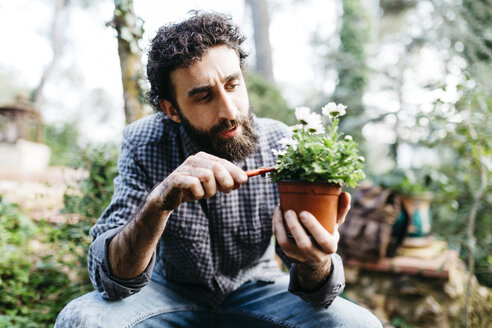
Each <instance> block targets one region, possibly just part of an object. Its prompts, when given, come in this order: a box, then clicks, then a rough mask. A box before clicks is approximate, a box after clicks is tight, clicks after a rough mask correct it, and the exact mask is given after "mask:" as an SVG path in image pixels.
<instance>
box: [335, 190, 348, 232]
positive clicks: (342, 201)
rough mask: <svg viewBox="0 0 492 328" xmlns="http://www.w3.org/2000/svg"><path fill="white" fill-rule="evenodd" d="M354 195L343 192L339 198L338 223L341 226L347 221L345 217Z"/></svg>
mask: <svg viewBox="0 0 492 328" xmlns="http://www.w3.org/2000/svg"><path fill="white" fill-rule="evenodd" d="M351 200H352V196H350V194H349V193H348V192H345V191H344V192H342V194H341V195H340V197H339V198H338V214H337V225H338V226H341V225H342V224H343V222H345V217H346V216H347V213H348V212H349V210H350V202H351Z"/></svg>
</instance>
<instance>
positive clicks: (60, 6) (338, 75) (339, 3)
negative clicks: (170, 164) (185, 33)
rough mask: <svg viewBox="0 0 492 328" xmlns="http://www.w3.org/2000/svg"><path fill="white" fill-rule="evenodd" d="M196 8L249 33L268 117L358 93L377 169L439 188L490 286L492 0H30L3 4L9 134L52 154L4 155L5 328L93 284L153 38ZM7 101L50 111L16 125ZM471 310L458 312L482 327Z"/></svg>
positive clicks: (400, 323)
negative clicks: (97, 245)
mask: <svg viewBox="0 0 492 328" xmlns="http://www.w3.org/2000/svg"><path fill="white" fill-rule="evenodd" d="M190 9H205V10H215V11H219V12H223V13H226V14H230V15H231V16H232V17H233V19H234V21H235V22H236V23H238V24H239V25H240V26H241V28H242V29H243V31H244V32H245V34H246V36H247V37H248V42H247V44H246V48H247V49H248V50H249V51H250V57H249V61H248V73H247V75H246V77H247V84H248V90H249V95H250V100H251V102H252V104H253V106H254V108H255V111H256V115H257V116H264V117H272V118H276V119H279V120H281V121H284V122H286V123H287V124H291V123H292V122H293V118H294V112H293V108H294V107H296V106H301V105H303V106H310V107H311V108H321V106H322V105H324V104H326V103H327V102H328V101H336V102H337V103H338V102H342V103H344V104H346V105H347V106H348V108H347V117H346V118H345V119H344V124H343V126H342V129H343V131H344V132H345V133H348V134H351V135H352V136H353V138H354V139H355V140H357V141H358V142H359V143H361V145H362V150H363V154H364V156H365V158H366V165H365V169H364V170H365V172H366V174H367V175H368V180H371V181H380V180H381V178H386V179H391V178H393V177H394V175H393V173H395V172H398V173H399V174H403V175H404V176H406V178H407V180H406V181H407V183H408V184H409V185H411V186H407V187H410V188H414V189H419V188H420V189H425V190H429V191H432V192H433V195H434V198H433V202H432V213H433V225H432V233H433V235H435V236H437V237H439V238H442V239H443V240H446V241H447V242H448V245H449V247H450V248H452V249H455V250H457V251H458V252H459V254H460V257H461V258H462V259H463V260H464V261H465V263H466V264H467V266H468V270H469V272H470V275H471V276H476V278H477V279H478V281H479V282H480V284H481V285H483V286H487V287H492V255H491V254H492V252H491V251H492V230H491V225H492V223H491V214H490V213H492V122H491V114H492V107H491V105H492V85H491V84H490V80H491V78H492V64H491V58H492V25H491V24H490V22H491V21H492V3H491V2H490V0H420V1H419V0H379V1H378V0H367V1H366V0H330V1H322V0H288V1H280V0H245V1H242V0H234V1H218V0H217V1H211V0H210V1H188V0H184V1H180V2H179V3H176V2H168V1H161V2H159V3H156V2H155V1H145V0H133V1H131V0H114V1H110V0H102V1H93V0H52V1H48V0H29V1H27V0H20V1H10V2H1V3H0V40H1V41H2V50H1V51H0V87H1V90H2V92H1V93H0V107H1V108H0V110H2V111H1V112H0V146H1V145H2V144H3V145H18V144H19V140H22V141H26V142H32V143H35V144H45V145H48V146H49V148H50V151H51V156H50V163H49V164H50V166H49V167H48V168H46V169H44V170H43V171H42V172H34V171H35V170H36V169H34V168H33V165H31V166H28V167H29V168H28V169H26V170H22V168H19V167H17V168H14V169H13V168H12V167H10V168H9V167H8V165H7V166H3V167H1V168H0V254H1V257H0V327H49V326H52V324H53V322H54V319H55V317H56V315H57V313H58V312H59V311H60V310H61V308H62V307H63V306H64V305H65V304H66V303H67V302H68V301H69V300H71V299H73V298H75V297H77V296H79V295H81V294H83V293H86V292H88V291H90V290H92V286H91V284H90V282H89V280H88V275H87V270H86V255H87V248H88V245H89V243H90V238H89V236H88V230H89V228H90V226H91V225H92V224H93V223H94V221H95V219H96V218H97V217H98V215H99V214H100V213H101V211H102V210H103V209H104V207H105V206H106V204H107V203H108V202H109V200H110V197H111V194H112V188H113V186H112V179H113V178H114V176H115V175H116V173H117V172H116V159H117V156H118V152H119V143H120V141H121V132H122V129H123V127H124V126H125V124H127V123H130V122H132V121H134V120H136V119H138V118H139V117H142V116H144V115H147V114H149V113H151V109H150V108H149V105H148V104H145V103H144V101H143V95H144V93H145V91H146V89H147V88H148V85H147V82H146V81H145V78H144V76H145V74H144V67H145V62H146V50H147V49H148V45H149V40H150V38H151V37H152V36H153V34H154V33H155V31H156V29H157V28H158V27H159V26H161V25H163V24H166V23H169V22H174V21H179V20H181V19H183V18H185V17H187V15H188V14H187V12H188V10H190ZM120 65H122V66H120ZM122 67H123V68H122ZM9 108H17V109H18V108H22V109H23V110H24V109H25V110H24V111H23V112H30V113H34V114H32V115H31V116H32V117H35V118H37V117H39V118H40V120H37V119H35V120H28V119H27V116H26V122H27V123H26V124H27V128H26V130H25V131H24V130H23V132H22V135H21V134H20V133H19V132H18V131H17V132H16V131H14V132H12V130H11V129H10V128H9V125H8V124H9V123H8V122H9V121H8V118H9V116H8V115H6V114H5V115H3V116H2V113H7V112H8V111H9V110H10V109H9ZM17 111H18V112H19V110H17ZM31 116H29V117H31ZM26 131H27V132H26ZM6 147H7V146H6ZM5 149H7V148H1V147H0V162H2V159H3V160H5V159H6V157H7V156H8V154H10V153H7V152H6V151H5ZM33 157H34V158H30V159H29V161H31V162H36V161H40V158H36V157H35V156H33ZM35 166H36V165H34V167H35ZM33 170H34V171H33ZM40 176H41V178H39V177H40ZM422 176H425V177H426V179H422V180H419V179H420V177H422ZM30 179H31V180H30ZM12 181H17V182H19V181H20V182H21V184H22V183H24V184H23V186H24V188H19V186H20V184H15V182H12ZM27 182H29V183H36V182H37V183H38V184H26V183H27ZM40 185H41V188H39V189H36V188H37V187H39V186H40ZM43 185H44V187H46V188H45V189H43V188H42V186H43ZM26 186H27V187H26ZM33 186H37V187H33ZM50 188H51V189H50ZM53 188H55V189H56V188H58V189H56V191H55V192H53ZM50 191H52V192H53V194H50ZM468 311H469V308H467V307H466V306H464V307H463V313H464V314H463V319H462V320H461V321H462V322H461V323H460V325H463V326H473V323H472V321H471V319H470V316H469V315H467V312H468ZM487 315H488V316H489V318H488V319H489V320H490V316H491V314H490V313H488V314H487ZM387 324H388V326H390V325H393V326H395V327H409V326H410V325H409V324H408V323H406V322H405V321H404V320H402V319H401V318H398V317H393V318H390V320H389V322H388V323H387ZM476 326H477V327H479V326H478V325H476Z"/></svg>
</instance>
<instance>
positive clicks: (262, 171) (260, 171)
mask: <svg viewBox="0 0 492 328" xmlns="http://www.w3.org/2000/svg"><path fill="white" fill-rule="evenodd" d="M275 170H276V169H275V168H274V167H260V168H259V169H255V170H248V171H244V172H245V173H246V175H247V176H248V177H254V176H255V175H259V174H265V173H268V172H272V171H275Z"/></svg>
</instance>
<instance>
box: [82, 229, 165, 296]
mask: <svg viewBox="0 0 492 328" xmlns="http://www.w3.org/2000/svg"><path fill="white" fill-rule="evenodd" d="M121 229H122V227H120V228H116V229H112V230H108V231H106V232H105V233H103V234H102V235H100V236H99V237H97V238H96V240H94V242H93V243H92V245H91V247H90V252H89V257H90V260H89V271H90V272H92V273H93V283H94V286H95V287H96V288H97V290H98V291H99V292H100V293H101V296H102V297H104V298H106V299H113V300H115V299H121V298H125V297H128V296H130V295H132V294H135V293H137V292H138V291H140V289H142V288H143V287H145V285H147V283H148V282H149V280H150V277H151V276H152V270H153V268H154V263H155V252H154V254H153V256H152V260H151V261H150V263H149V265H148V266H147V268H145V270H144V272H143V273H142V274H140V275H139V276H138V277H135V278H133V279H119V278H116V277H114V276H113V275H112V273H111V266H110V264H109V256H108V246H109V243H110V242H111V239H112V238H113V237H114V236H116V234H117V233H118V232H119V231H120V230H121Z"/></svg>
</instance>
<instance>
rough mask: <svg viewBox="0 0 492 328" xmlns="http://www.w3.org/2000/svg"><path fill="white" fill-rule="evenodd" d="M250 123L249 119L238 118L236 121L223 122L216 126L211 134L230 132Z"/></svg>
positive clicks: (211, 130)
mask: <svg viewBox="0 0 492 328" xmlns="http://www.w3.org/2000/svg"><path fill="white" fill-rule="evenodd" d="M247 121H248V118H247V117H238V118H237V119H234V120H222V121H220V122H219V123H218V124H216V125H214V126H213V127H212V128H211V129H210V132H212V133H214V134H215V133H220V132H223V131H228V130H232V129H234V128H236V127H237V126H239V125H242V124H244V123H246V122H247Z"/></svg>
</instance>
